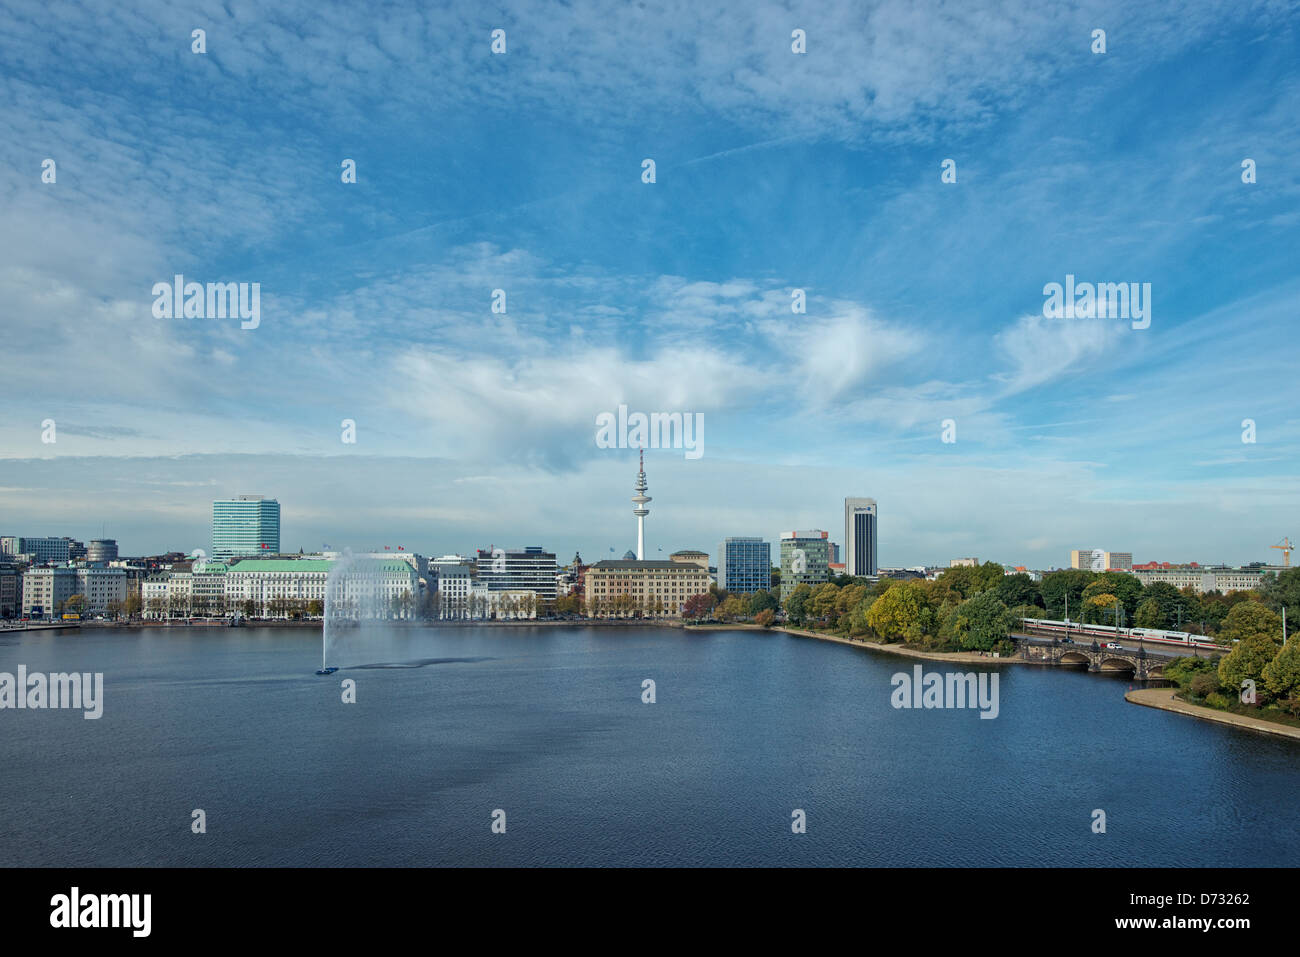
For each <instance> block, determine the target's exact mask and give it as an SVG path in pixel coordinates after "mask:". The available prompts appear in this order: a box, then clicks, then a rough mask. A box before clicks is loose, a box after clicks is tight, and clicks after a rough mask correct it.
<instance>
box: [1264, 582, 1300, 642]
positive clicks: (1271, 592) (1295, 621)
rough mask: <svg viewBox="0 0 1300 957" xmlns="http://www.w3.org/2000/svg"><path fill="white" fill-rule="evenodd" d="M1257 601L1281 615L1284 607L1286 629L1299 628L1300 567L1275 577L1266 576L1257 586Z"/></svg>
mask: <svg viewBox="0 0 1300 957" xmlns="http://www.w3.org/2000/svg"><path fill="white" fill-rule="evenodd" d="M1259 596H1260V597H1259V601H1260V603H1261V604H1263V605H1265V606H1267V607H1268V608H1270V609H1272V610H1273V611H1275V612H1278V613H1279V614H1281V612H1282V608H1283V606H1285V607H1286V621H1287V628H1289V629H1291V630H1292V631H1294V630H1296V629H1297V628H1300V567H1296V568H1287V569H1284V570H1283V571H1281V572H1278V574H1277V575H1272V574H1267V575H1265V576H1264V580H1263V581H1262V582H1260V586H1259Z"/></svg>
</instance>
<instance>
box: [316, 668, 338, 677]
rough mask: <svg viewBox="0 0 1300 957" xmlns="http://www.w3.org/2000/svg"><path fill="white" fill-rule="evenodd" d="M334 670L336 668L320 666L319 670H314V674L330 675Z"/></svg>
mask: <svg viewBox="0 0 1300 957" xmlns="http://www.w3.org/2000/svg"><path fill="white" fill-rule="evenodd" d="M336 671H338V669H337V668H321V669H319V670H318V671H317V672H316V674H318V675H332V674H334V672H336Z"/></svg>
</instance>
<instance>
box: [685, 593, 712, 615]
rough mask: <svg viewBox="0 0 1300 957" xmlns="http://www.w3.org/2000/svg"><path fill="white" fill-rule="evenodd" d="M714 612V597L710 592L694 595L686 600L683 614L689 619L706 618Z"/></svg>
mask: <svg viewBox="0 0 1300 957" xmlns="http://www.w3.org/2000/svg"><path fill="white" fill-rule="evenodd" d="M712 611H713V596H712V595H710V594H709V593H708V592H702V593H701V594H698V595H692V596H691V597H690V598H688V599H686V604H685V606H684V607H683V608H682V614H683V615H684V616H685V617H687V618H705V617H707V616H708V615H709V613H710V612H712Z"/></svg>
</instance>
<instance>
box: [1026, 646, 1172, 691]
mask: <svg viewBox="0 0 1300 957" xmlns="http://www.w3.org/2000/svg"><path fill="white" fill-rule="evenodd" d="M1017 637H1018V638H1020V639H1021V640H1020V657H1021V659H1022V660H1024V661H1038V662H1042V663H1043V664H1051V665H1084V664H1086V665H1087V666H1088V670H1089V671H1118V672H1128V673H1129V674H1131V675H1132V676H1133V677H1134V678H1135V679H1137V680H1138V681H1148V680H1152V679H1156V678H1162V677H1164V669H1165V663H1166V662H1167V661H1168V660H1169V659H1171V658H1176V657H1178V655H1177V654H1168V655H1166V654H1151V653H1148V652H1147V650H1146V648H1145V647H1143V645H1142V642H1141V641H1139V642H1138V647H1137V648H1136V649H1133V648H1103V647H1102V646H1101V643H1100V642H1098V641H1096V640H1095V639H1094V640H1093V641H1092V642H1091V643H1089V644H1083V643H1078V644H1073V643H1071V644H1065V643H1063V642H1062V641H1061V640H1060V639H1059V638H1053V639H1052V640H1051V641H1041V642H1038V643H1035V642H1034V641H1032V640H1031V639H1030V638H1029V637H1028V636H1024V635H1022V636H1017Z"/></svg>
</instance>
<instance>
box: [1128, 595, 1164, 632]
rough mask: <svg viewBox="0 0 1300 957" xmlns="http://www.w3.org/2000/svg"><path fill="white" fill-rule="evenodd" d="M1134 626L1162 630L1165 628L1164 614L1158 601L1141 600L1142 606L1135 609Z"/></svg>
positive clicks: (1151, 599)
mask: <svg viewBox="0 0 1300 957" xmlns="http://www.w3.org/2000/svg"><path fill="white" fill-rule="evenodd" d="M1134 624H1135V625H1137V627H1138V628H1163V627H1164V626H1165V612H1164V609H1162V608H1161V607H1160V599H1158V598H1144V599H1142V604H1140V605H1138V607H1137V617H1136V620H1135V622H1134Z"/></svg>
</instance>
